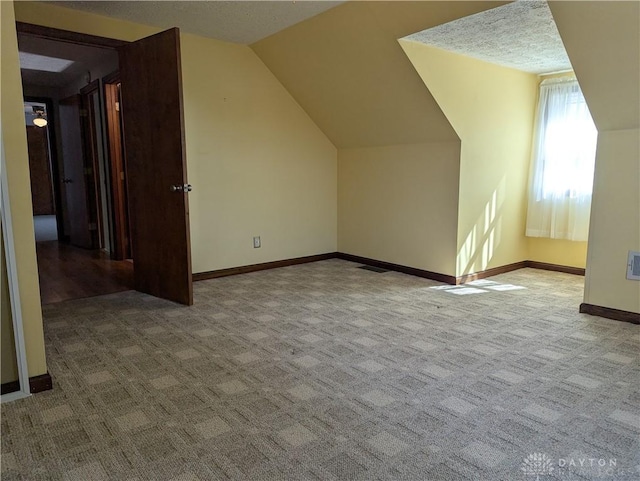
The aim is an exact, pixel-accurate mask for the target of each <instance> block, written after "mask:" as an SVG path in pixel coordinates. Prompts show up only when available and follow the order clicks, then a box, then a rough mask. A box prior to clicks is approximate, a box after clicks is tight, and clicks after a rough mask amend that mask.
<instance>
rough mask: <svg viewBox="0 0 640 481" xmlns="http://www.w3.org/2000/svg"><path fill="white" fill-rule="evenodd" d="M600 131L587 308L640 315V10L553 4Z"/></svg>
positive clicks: (628, 5)
mask: <svg viewBox="0 0 640 481" xmlns="http://www.w3.org/2000/svg"><path fill="white" fill-rule="evenodd" d="M549 6H550V8H551V12H552V14H553V17H554V20H555V21H556V24H557V26H558V31H559V32H560V36H561V37H562V41H563V43H564V45H565V48H566V49H567V53H568V54H569V58H570V60H571V63H572V65H573V69H574V71H575V73H576V76H577V77H578V81H579V82H580V87H581V88H582V92H583V93H584V96H585V99H586V101H587V104H588V105H589V110H590V112H591V115H592V116H593V120H594V122H595V124H596V126H597V127H598V148H597V153H596V168H595V175H594V186H593V200H592V204H591V221H590V226H589V227H590V228H589V246H588V252H587V275H586V279H585V296H584V301H585V302H586V303H588V304H594V305H598V306H604V307H610V308H614V309H621V310H625V311H631V312H640V282H638V281H631V280H627V279H626V262H627V255H628V251H629V250H635V251H639V250H640V198H639V197H638V195H639V194H638V191H639V186H640V152H639V144H640V137H639V134H638V128H639V126H640V89H639V88H638V85H640V22H638V19H639V18H640V3H638V2H555V1H552V2H549Z"/></svg>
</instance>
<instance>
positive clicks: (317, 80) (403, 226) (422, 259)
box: [252, 2, 500, 275]
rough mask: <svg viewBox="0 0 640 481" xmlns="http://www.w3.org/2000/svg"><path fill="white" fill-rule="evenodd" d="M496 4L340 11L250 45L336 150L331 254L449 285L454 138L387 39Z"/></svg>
mask: <svg viewBox="0 0 640 481" xmlns="http://www.w3.org/2000/svg"><path fill="white" fill-rule="evenodd" d="M499 4H500V3H499V2H483V3H480V2H347V3H345V4H343V5H340V6H339V7H336V8H334V9H331V10H329V11H327V12H324V13H322V14H320V15H317V16H316V17H313V18H311V19H309V20H307V21H305V22H301V23H300V24H298V25H294V26H293V27H290V28H288V29H286V30H284V31H282V32H278V33H277V34H275V35H272V36H271V37H269V38H267V39H264V40H262V41H259V42H257V43H256V44H254V45H252V48H253V49H254V51H256V52H257V53H258V55H259V56H260V58H261V59H262V60H263V61H264V62H265V64H266V65H267V66H268V67H269V69H270V70H271V71H272V72H273V73H274V74H275V75H276V76H277V78H278V79H279V80H280V81H281V82H282V83H283V85H284V86H285V87H286V88H287V90H288V91H289V92H291V94H292V95H293V97H294V98H295V99H296V100H297V101H298V102H299V103H300V105H301V106H302V107H303V108H304V109H305V111H306V112H308V113H309V115H310V116H311V118H312V119H313V120H314V121H315V122H316V123H317V125H318V126H319V127H320V128H321V129H322V130H323V132H325V134H326V135H327V136H328V137H329V139H331V140H332V141H333V143H334V144H335V145H336V146H337V147H338V148H339V151H338V165H339V166H338V172H339V174H338V249H339V250H340V251H341V252H345V253H348V254H355V255H360V256H364V257H371V258H375V259H378V260H383V261H387V262H393V263H398V264H402V265H407V266H411V267H416V268H420V269H425V270H429V271H434V272H439V273H443V274H448V275H455V243H456V222H457V209H458V197H457V193H458V176H459V160H460V148H459V139H458V136H457V135H456V133H455V131H454V130H453V129H452V127H451V125H450V124H449V122H448V121H447V119H446V117H445V116H444V114H443V113H442V111H441V110H440V107H438V105H437V103H436V102H435V100H434V98H433V97H432V95H431V94H430V93H429V90H428V89H427V88H426V87H425V86H424V83H423V82H422V81H421V80H420V78H419V77H418V76H417V75H416V73H415V69H414V68H413V66H412V65H411V63H410V62H409V60H408V59H407V57H406V55H405V54H404V52H403V51H402V48H400V46H399V45H398V41H397V39H398V38H400V37H403V36H406V35H408V34H410V33H414V32H416V31H419V30H422V29H424V28H427V27H429V26H433V25H438V24H440V23H444V22H448V21H450V20H453V19H455V18H459V17H462V16H465V15H470V14H473V13H477V12H478V11H481V10H485V9H488V8H492V7H494V6H497V5H499Z"/></svg>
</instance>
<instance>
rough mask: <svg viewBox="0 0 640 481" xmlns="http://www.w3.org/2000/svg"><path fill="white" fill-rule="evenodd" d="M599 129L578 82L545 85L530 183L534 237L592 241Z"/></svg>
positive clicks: (530, 219) (530, 226) (530, 224)
mask: <svg viewBox="0 0 640 481" xmlns="http://www.w3.org/2000/svg"><path fill="white" fill-rule="evenodd" d="M597 137H598V131H597V130H596V127H595V125H594V124H593V120H592V118H591V114H590V113H589V109H588V107H587V104H586V102H585V100H584V97H583V96H582V92H581V90H580V86H579V85H578V82H577V80H574V79H571V80H566V79H549V80H545V81H543V82H542V84H541V85H540V99H539V101H538V110H537V114H536V132H535V138H534V141H533V150H532V155H533V157H532V162H531V173H530V179H529V181H530V182H529V184H530V187H529V208H528V211H527V230H526V235H527V236H529V237H550V238H553V239H569V240H575V241H583V240H584V241H586V240H587V237H588V234H589V215H590V212H591V192H592V190H593V169H594V164H595V156H596V142H597Z"/></svg>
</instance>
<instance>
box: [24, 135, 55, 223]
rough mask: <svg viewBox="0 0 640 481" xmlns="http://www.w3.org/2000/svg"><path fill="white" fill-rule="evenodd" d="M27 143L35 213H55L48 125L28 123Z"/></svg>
mask: <svg viewBox="0 0 640 481" xmlns="http://www.w3.org/2000/svg"><path fill="white" fill-rule="evenodd" d="M27 145H28V149H29V173H30V177H31V201H32V203H33V215H53V214H55V213H56V211H55V203H54V201H53V184H52V181H51V162H50V160H49V140H48V138H47V127H35V126H32V125H27Z"/></svg>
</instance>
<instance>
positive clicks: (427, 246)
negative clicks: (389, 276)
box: [338, 142, 460, 275]
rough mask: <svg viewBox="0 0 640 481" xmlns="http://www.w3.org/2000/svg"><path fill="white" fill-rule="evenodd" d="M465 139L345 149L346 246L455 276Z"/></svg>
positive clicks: (341, 197) (341, 195)
mask: <svg viewBox="0 0 640 481" xmlns="http://www.w3.org/2000/svg"><path fill="white" fill-rule="evenodd" d="M459 156H460V143H459V142H443V143H429V144H417V145H396V146H388V147H369V148H363V149H341V150H340V151H339V154H338V160H339V162H338V164H339V169H338V179H339V181H338V185H339V187H338V206H339V211H338V212H339V215H338V219H339V222H338V232H339V233H340V235H339V240H338V249H339V251H340V252H345V253H349V254H355V255H359V256H364V257H369V258H373V259H377V260H382V261H386V262H392V263H395V264H400V265H405V266H411V267H416V268H418V269H424V270H428V271H432V272H438V273H441V274H448V275H455V255H456V250H455V237H456V228H457V224H456V219H457V204H458V176H459V170H458V167H459V162H458V159H459Z"/></svg>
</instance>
